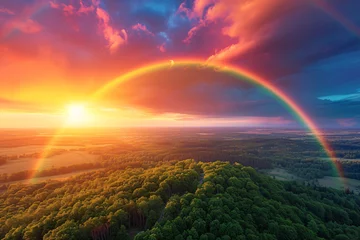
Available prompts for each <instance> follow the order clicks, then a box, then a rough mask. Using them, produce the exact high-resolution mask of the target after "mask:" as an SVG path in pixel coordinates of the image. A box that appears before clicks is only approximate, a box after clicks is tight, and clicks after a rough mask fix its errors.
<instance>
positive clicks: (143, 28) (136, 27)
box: [131, 23, 154, 36]
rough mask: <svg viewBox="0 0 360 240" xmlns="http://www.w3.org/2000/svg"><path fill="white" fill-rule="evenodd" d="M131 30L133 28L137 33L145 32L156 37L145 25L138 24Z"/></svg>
mask: <svg viewBox="0 0 360 240" xmlns="http://www.w3.org/2000/svg"><path fill="white" fill-rule="evenodd" d="M131 28H132V29H133V30H135V31H143V32H145V33H146V34H149V35H151V36H154V34H153V33H152V32H151V31H149V30H148V29H147V27H146V26H145V25H143V24H140V23H138V24H135V25H133V26H132V27H131Z"/></svg>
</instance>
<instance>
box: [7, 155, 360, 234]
mask: <svg viewBox="0 0 360 240" xmlns="http://www.w3.org/2000/svg"><path fill="white" fill-rule="evenodd" d="M0 238H1V239H64V240H65V239H131V238H134V239H136V240H142V239H147V240H153V239H154V240H155V239H176V240H181V239H184V240H185V239H186V240H191V239H192V240H195V239H199V240H200V239H201V240H206V239H208V240H212V239H213V240H217V239H224V240H225V239H264V240H266V239H280V240H282V239H284V240H287V239H338V240H343V239H359V238H360V198H359V196H355V195H352V194H345V193H343V192H340V191H336V190H331V189H326V188H319V187H316V188H314V187H313V188H310V187H307V186H304V185H301V184H299V183H295V182H280V181H277V180H274V179H272V178H271V177H269V176H266V175H263V174H260V173H258V172H256V171H255V170H254V169H253V168H251V167H244V166H243V165H241V164H237V163H235V164H230V163H226V162H219V161H218V162H212V163H202V162H195V161H193V160H185V161H180V162H169V163H166V164H159V165H157V166H151V167H148V168H127V169H106V170H102V171H97V172H92V173H86V174H83V175H80V176H77V177H74V178H71V179H69V180H67V181H64V182H58V181H48V182H43V183H39V184H34V185H21V184H13V185H10V186H9V187H8V189H7V190H5V191H4V192H2V193H1V195H0Z"/></svg>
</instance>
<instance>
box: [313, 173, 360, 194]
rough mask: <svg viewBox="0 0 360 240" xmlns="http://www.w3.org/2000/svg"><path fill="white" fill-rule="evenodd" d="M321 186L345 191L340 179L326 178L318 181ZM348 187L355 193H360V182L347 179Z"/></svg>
mask: <svg viewBox="0 0 360 240" xmlns="http://www.w3.org/2000/svg"><path fill="white" fill-rule="evenodd" d="M318 181H319V185H320V186H323V187H331V188H334V189H339V190H344V185H343V181H342V180H341V178H340V177H328V176H327V177H324V178H320V179H318ZM346 182H347V186H348V187H349V189H350V190H352V191H354V193H359V192H360V180H356V179H349V178H346Z"/></svg>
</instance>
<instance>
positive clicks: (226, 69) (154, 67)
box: [37, 59, 345, 186]
mask: <svg viewBox="0 0 360 240" xmlns="http://www.w3.org/2000/svg"><path fill="white" fill-rule="evenodd" d="M179 67H182V68H184V67H196V68H208V69H212V70H214V71H216V72H220V73H224V74H229V75H232V76H234V77H236V78H237V79H239V80H244V81H247V82H249V83H252V84H254V85H256V86H259V87H261V88H263V89H265V90H266V91H268V92H269V93H271V94H272V95H273V96H274V97H275V98H276V99H277V100H278V101H279V102H280V103H282V104H283V105H284V106H286V107H287V108H288V109H289V111H290V112H291V114H292V115H293V116H295V117H296V118H297V119H298V120H299V121H300V122H301V123H302V124H304V126H306V127H307V128H308V129H309V130H310V131H311V133H312V134H313V136H314V137H315V139H316V140H317V141H318V142H319V144H320V145H321V146H322V147H323V149H324V151H325V152H326V154H327V155H328V157H329V158H330V160H331V161H332V163H333V166H334V167H335V170H336V171H337V174H338V175H339V176H340V177H341V179H342V181H343V183H344V186H345V178H344V174H343V170H342V169H341V166H340V165H338V164H337V161H336V156H335V152H334V151H333V150H332V148H331V147H330V145H329V144H328V143H327V141H326V139H325V137H324V136H323V134H322V132H321V131H320V130H319V129H318V128H317V126H316V125H315V123H314V122H313V121H312V120H311V118H310V116H308V115H307V114H306V113H305V111H304V110H303V109H301V107H300V106H299V105H297V104H296V103H295V102H294V101H293V100H292V99H291V98H290V97H289V96H288V95H286V94H285V93H284V92H283V91H281V90H280V89H279V88H277V87H276V86H275V85H273V84H272V83H271V82H269V81H267V80H265V79H263V78H261V77H260V76H257V75H255V74H254V73H252V72H250V71H248V70H245V69H243V68H240V67H238V66H234V65H230V64H226V65H225V64H222V63H219V62H204V61H202V60H198V59H180V60H170V61H161V62H156V63H152V64H149V65H146V66H143V67H140V68H137V69H135V70H133V71H130V72H128V73H126V74H124V75H122V76H120V77H118V78H116V79H114V80H113V81H110V82H109V83H107V84H105V85H104V86H103V87H102V88H100V89H99V90H98V91H96V92H95V93H94V94H93V96H92V97H91V98H90V102H97V101H98V100H99V99H100V98H101V97H103V96H105V95H106V93H108V92H109V91H110V90H111V89H114V88H115V87H117V86H118V85H119V84H120V83H124V82H126V81H129V80H131V79H134V78H135V77H139V76H142V75H145V74H148V73H152V72H156V71H160V70H165V69H171V68H179ZM54 138H56V136H55V137H54ZM54 143H55V139H53V140H52V141H51V142H50V143H49V146H50V147H51V146H52V145H53V144H54ZM49 146H48V147H47V148H46V149H47V150H49V149H50V148H49ZM44 156H46V153H45V154H43V155H42V157H44ZM41 162H42V159H41V158H40V159H39V162H38V164H37V169H38V168H39V167H41Z"/></svg>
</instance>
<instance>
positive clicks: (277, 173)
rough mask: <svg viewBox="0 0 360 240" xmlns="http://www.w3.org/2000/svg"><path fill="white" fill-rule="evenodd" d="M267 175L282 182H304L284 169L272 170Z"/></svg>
mask: <svg viewBox="0 0 360 240" xmlns="http://www.w3.org/2000/svg"><path fill="white" fill-rule="evenodd" d="M265 173H266V174H268V175H270V176H272V177H275V179H277V180H281V181H300V180H303V179H301V178H299V177H297V176H295V175H293V174H291V173H289V172H288V171H286V170H285V169H282V168H273V169H271V170H268V171H266V172H265Z"/></svg>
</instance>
